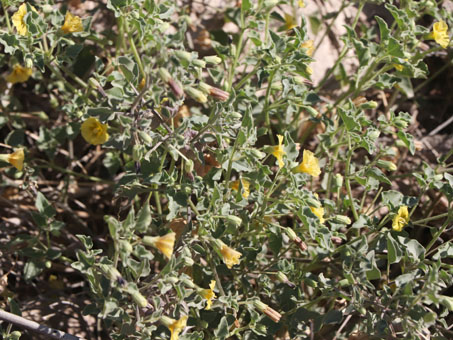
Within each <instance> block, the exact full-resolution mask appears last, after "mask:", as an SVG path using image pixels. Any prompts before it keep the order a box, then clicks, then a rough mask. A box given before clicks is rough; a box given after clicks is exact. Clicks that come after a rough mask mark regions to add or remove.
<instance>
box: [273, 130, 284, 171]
mask: <svg viewBox="0 0 453 340" xmlns="http://www.w3.org/2000/svg"><path fill="white" fill-rule="evenodd" d="M277 138H278V145H276V146H273V147H272V155H273V156H274V157H275V158H277V161H278V166H279V167H280V168H283V166H284V165H285V163H284V162H283V156H284V155H285V154H286V152H285V150H283V136H282V135H277Z"/></svg>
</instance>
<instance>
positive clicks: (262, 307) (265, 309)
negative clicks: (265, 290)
mask: <svg viewBox="0 0 453 340" xmlns="http://www.w3.org/2000/svg"><path fill="white" fill-rule="evenodd" d="M253 305H254V306H255V308H256V309H258V310H259V311H260V312H261V313H264V314H266V315H267V316H268V317H269V318H270V319H271V320H272V321H274V322H279V321H280V318H281V317H282V315H281V314H280V313H279V312H277V311H276V310H275V309H273V308H271V307H269V306H268V305H266V304H265V303H263V302H261V301H260V300H255V301H254V302H253Z"/></svg>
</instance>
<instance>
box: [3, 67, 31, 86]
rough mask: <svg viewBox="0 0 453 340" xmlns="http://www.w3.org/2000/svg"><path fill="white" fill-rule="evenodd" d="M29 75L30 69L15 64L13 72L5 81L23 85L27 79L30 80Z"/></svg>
mask: <svg viewBox="0 0 453 340" xmlns="http://www.w3.org/2000/svg"><path fill="white" fill-rule="evenodd" d="M31 74H32V69H31V68H28V67H23V66H21V65H19V64H16V65H14V66H13V71H12V72H11V73H10V74H8V75H7V76H6V81H8V82H10V83H12V84H16V83H24V82H26V81H27V80H28V78H30V76H31Z"/></svg>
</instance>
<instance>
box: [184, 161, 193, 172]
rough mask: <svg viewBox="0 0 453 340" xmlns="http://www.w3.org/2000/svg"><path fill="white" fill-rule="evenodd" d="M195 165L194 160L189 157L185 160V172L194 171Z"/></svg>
mask: <svg viewBox="0 0 453 340" xmlns="http://www.w3.org/2000/svg"><path fill="white" fill-rule="evenodd" d="M193 167H194V164H193V160H191V159H188V160H186V161H185V162H184V171H185V172H187V173H191V172H192V171H193Z"/></svg>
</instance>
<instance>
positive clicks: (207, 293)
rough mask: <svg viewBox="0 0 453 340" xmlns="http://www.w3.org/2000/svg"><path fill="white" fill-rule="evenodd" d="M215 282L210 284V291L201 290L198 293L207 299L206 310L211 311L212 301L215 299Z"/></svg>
mask: <svg viewBox="0 0 453 340" xmlns="http://www.w3.org/2000/svg"><path fill="white" fill-rule="evenodd" d="M214 287H215V281H214V280H212V281H211V283H210V284H209V289H203V288H200V289H199V290H198V293H199V294H200V295H201V296H202V297H203V298H205V299H206V309H211V305H212V300H213V299H215V297H216V295H215V293H214Z"/></svg>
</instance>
